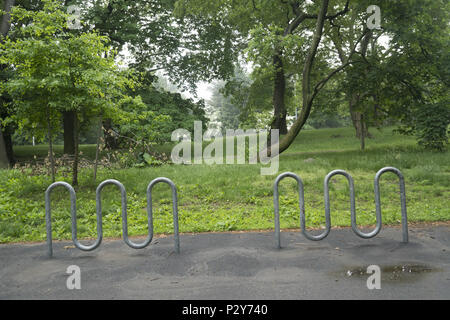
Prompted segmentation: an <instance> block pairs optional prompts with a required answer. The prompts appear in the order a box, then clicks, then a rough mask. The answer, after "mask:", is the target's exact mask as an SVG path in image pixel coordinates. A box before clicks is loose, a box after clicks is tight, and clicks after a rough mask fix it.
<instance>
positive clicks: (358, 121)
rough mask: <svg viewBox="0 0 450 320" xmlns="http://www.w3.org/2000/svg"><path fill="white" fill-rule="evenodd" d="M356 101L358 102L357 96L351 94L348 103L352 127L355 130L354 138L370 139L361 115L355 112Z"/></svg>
mask: <svg viewBox="0 0 450 320" xmlns="http://www.w3.org/2000/svg"><path fill="white" fill-rule="evenodd" d="M358 100H359V96H358V94H356V93H354V94H352V97H351V98H350V99H349V103H348V105H349V110H350V116H351V119H352V123H353V127H354V128H355V132H356V134H355V136H356V137H357V138H358V139H361V138H362V137H367V138H370V137H371V135H370V133H369V128H368V126H367V124H366V123H365V120H364V115H363V113H362V112H359V111H356V110H355V108H356V104H357V103H358Z"/></svg>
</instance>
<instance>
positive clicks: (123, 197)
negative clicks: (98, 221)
mask: <svg viewBox="0 0 450 320" xmlns="http://www.w3.org/2000/svg"><path fill="white" fill-rule="evenodd" d="M108 184H113V185H116V186H117V187H119V190H120V195H121V203H122V234H123V241H124V242H125V243H126V244H127V245H128V246H129V247H131V248H133V249H143V248H145V247H146V246H148V245H149V243H150V242H151V241H152V238H153V227H152V219H151V217H150V216H148V229H149V235H148V236H147V239H145V241H144V242H143V243H134V242H133V241H131V240H130V239H129V238H128V218H127V193H126V190H125V187H124V185H123V184H122V183H121V182H119V181H117V180H114V179H109V180H105V181H103V182H102V183H100V184H99V186H98V187H97V191H96V202H97V212H99V213H100V215H101V212H102V200H101V192H102V190H103V188H104V187H105V186H106V185H108Z"/></svg>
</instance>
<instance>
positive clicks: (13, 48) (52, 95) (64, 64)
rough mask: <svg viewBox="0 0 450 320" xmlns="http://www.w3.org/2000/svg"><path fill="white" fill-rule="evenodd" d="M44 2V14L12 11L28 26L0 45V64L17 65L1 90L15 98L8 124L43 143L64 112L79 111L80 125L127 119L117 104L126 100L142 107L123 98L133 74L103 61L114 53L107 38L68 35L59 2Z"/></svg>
mask: <svg viewBox="0 0 450 320" xmlns="http://www.w3.org/2000/svg"><path fill="white" fill-rule="evenodd" d="M43 3H44V7H43V9H42V10H40V11H29V10H26V9H24V8H21V7H15V8H14V9H13V11H12V20H13V21H17V22H18V23H21V22H24V21H27V24H25V25H22V27H21V28H20V29H19V30H16V32H15V33H14V36H15V38H16V39H15V40H12V39H11V38H7V39H6V40H5V42H4V44H2V46H1V48H2V49H3V51H2V55H1V56H0V61H1V63H3V64H6V65H10V66H14V67H13V70H14V75H13V77H12V78H11V79H9V81H7V82H6V83H2V90H3V91H4V92H7V93H8V94H9V95H10V96H11V97H12V100H13V103H12V104H11V105H9V108H11V111H12V112H11V117H10V119H9V120H10V121H14V122H16V123H18V126H19V130H20V131H23V130H25V131H27V132H29V133H30V135H31V134H32V135H34V136H36V137H37V138H39V139H41V140H42V139H43V138H44V137H45V134H46V129H47V124H48V121H49V119H50V121H51V122H52V128H53V129H54V131H57V130H58V128H59V121H60V118H61V112H63V111H69V110H72V111H75V112H77V113H78V117H79V120H80V121H81V122H83V121H84V119H90V118H91V117H93V116H98V115H99V114H101V113H103V114H104V115H105V116H110V117H113V118H122V119H123V118H126V117H127V115H126V114H124V113H123V112H122V113H121V112H119V110H118V106H117V103H116V102H117V101H120V100H121V99H125V100H127V103H128V104H130V103H135V104H137V105H139V102H140V101H139V100H137V99H136V100H133V99H130V98H129V97H127V96H125V95H124V91H125V90H128V89H129V88H133V87H134V86H135V83H136V77H135V75H134V74H133V73H132V72H131V71H121V70H120V69H119V68H118V67H117V66H116V65H115V62H114V59H113V58H112V57H105V56H108V54H109V53H110V52H111V49H110V48H109V47H108V46H107V41H108V39H107V38H106V37H103V36H100V35H98V34H97V33H95V32H85V33H81V34H74V33H72V32H70V30H68V29H67V26H66V23H67V22H66V21H67V17H68V15H67V14H66V13H64V12H63V11H62V7H61V4H60V3H59V2H58V1H55V0H45V1H43ZM7 120H8V119H5V122H6V121H7Z"/></svg>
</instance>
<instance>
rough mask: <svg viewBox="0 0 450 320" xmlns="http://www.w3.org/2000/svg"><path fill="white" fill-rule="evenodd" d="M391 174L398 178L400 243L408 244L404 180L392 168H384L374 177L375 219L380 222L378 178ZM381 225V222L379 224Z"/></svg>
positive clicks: (396, 170)
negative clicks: (400, 225) (400, 213)
mask: <svg viewBox="0 0 450 320" xmlns="http://www.w3.org/2000/svg"><path fill="white" fill-rule="evenodd" d="M386 172H393V173H395V174H396V175H397V176H398V178H399V186H400V202H401V210H402V237H403V239H402V242H405V243H406V242H408V217H407V213H406V191H405V179H404V178H403V174H402V173H401V172H400V170H398V169H397V168H394V167H385V168H383V169H381V170H379V171H378V172H377V174H376V175H375V182H374V184H375V188H374V190H375V206H376V212H377V217H380V221H381V201H380V178H381V175H382V174H383V173H386ZM380 225H381V222H380Z"/></svg>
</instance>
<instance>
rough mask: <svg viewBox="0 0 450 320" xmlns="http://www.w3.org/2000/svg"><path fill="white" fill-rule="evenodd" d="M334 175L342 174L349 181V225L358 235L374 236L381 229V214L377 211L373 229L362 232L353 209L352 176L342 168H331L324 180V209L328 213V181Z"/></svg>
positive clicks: (353, 189) (366, 237)
mask: <svg viewBox="0 0 450 320" xmlns="http://www.w3.org/2000/svg"><path fill="white" fill-rule="evenodd" d="M335 175H343V176H344V177H346V178H347V180H348V183H349V189H350V213H351V225H352V230H353V232H354V233H356V235H357V236H358V237H361V238H364V239H369V238H373V237H375V236H376V235H377V234H378V233H379V232H380V230H381V215H379V214H378V213H377V215H376V219H377V224H376V226H375V229H374V230H372V231H371V232H369V233H364V232H362V231H361V230H359V229H358V226H357V224H356V209H355V186H354V183H353V178H352V176H351V175H350V174H349V173H347V172H346V171H344V170H333V171H331V172H330V173H329V174H328V175H327V176H326V177H325V181H324V194H325V211H326V212H327V213H328V214H330V192H329V187H328V186H329V182H330V179H331V178H332V177H333V176H335Z"/></svg>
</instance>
